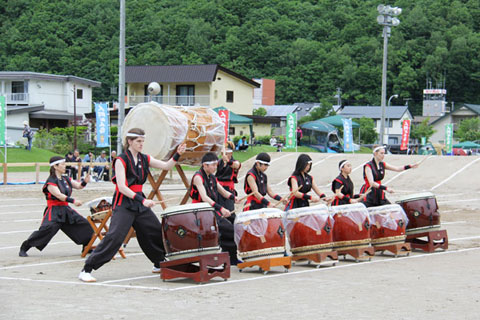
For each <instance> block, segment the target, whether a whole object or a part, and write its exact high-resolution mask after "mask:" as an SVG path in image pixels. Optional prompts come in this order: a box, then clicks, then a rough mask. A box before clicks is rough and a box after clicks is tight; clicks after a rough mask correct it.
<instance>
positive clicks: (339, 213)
mask: <svg viewBox="0 0 480 320" xmlns="http://www.w3.org/2000/svg"><path fill="white" fill-rule="evenodd" d="M330 212H331V213H332V214H333V219H334V221H335V223H334V226H333V240H334V244H333V249H334V250H348V249H355V248H363V247H368V246H370V219H369V216H368V210H367V207H365V205H363V204H361V203H356V204H345V205H341V206H332V207H330Z"/></svg>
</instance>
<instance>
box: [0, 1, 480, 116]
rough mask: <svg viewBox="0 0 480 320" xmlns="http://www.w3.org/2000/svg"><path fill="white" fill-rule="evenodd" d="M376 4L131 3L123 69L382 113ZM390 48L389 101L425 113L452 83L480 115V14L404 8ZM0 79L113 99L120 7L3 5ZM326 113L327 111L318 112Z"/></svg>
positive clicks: (462, 5)
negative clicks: (426, 92) (52, 78)
mask: <svg viewBox="0 0 480 320" xmlns="http://www.w3.org/2000/svg"><path fill="white" fill-rule="evenodd" d="M378 4H379V2H378V1H372V0H365V1H359V0H353V1H352V0H348V1H347V0H339V1H332V0H326V1H298V0H280V1H279V0H255V1H254V0H242V1H238V0H216V1H211V0H184V1H177V0H129V1H126V6H127V8H126V9H127V10H126V16H127V22H126V45H127V48H128V50H127V53H126V58H127V65H172V64H194V63H195V64H197V63H219V64H222V65H223V66H225V67H227V68H230V69H232V70H234V71H236V72H238V73H240V74H242V75H245V76H246V77H249V78H253V77H265V78H273V79H275V80H276V103H277V104H291V103H294V102H308V101H315V102H318V101H322V100H325V101H328V102H329V103H330V104H331V103H333V102H334V98H333V96H334V94H335V91H336V88H337V87H340V88H341V89H342V92H343V94H342V100H343V103H344V104H347V105H379V104H380V87H381V77H382V53H383V46H382V44H383V38H382V37H381V33H382V27H381V26H380V25H378V24H377V22H376V20H375V19H376V16H377V11H376V7H377V5H378ZM395 5H398V6H400V7H402V8H403V13H402V15H401V16H400V17H399V18H400V20H401V24H400V25H399V26H398V27H394V28H393V29H392V35H391V37H390V40H389V60H388V88H387V92H388V94H395V93H396V94H399V95H400V99H410V100H409V105H410V107H411V108H410V110H411V112H413V113H414V114H418V112H419V111H420V110H421V102H422V89H424V87H425V83H426V79H427V77H429V78H430V79H431V80H432V82H433V84H434V85H436V84H437V83H441V82H442V80H443V77H446V88H447V90H448V99H449V100H450V101H455V102H469V103H474V104H478V103H480V90H479V86H480V71H479V70H480V35H479V28H480V27H479V26H480V24H479V23H478V22H479V21H480V2H479V1H478V0H462V1H459V0H445V1H431V0H417V1H413V0H402V1H396V2H395ZM0 21H2V23H1V24H0V38H1V39H2V41H0V70H6V71H9V70H12V71H35V72H46V73H55V74H73V75H76V76H80V77H85V78H88V79H93V80H98V81H101V82H102V87H101V88H96V89H95V90H94V100H96V101H100V100H103V101H107V100H112V99H117V97H116V95H111V94H110V87H112V86H115V87H117V86H118V85H117V81H118V80H117V78H118V35H119V27H118V26H119V2H118V1H110V0H79V1H53V0H37V1H32V0H16V1H6V0H0ZM322 102H323V101H322Z"/></svg>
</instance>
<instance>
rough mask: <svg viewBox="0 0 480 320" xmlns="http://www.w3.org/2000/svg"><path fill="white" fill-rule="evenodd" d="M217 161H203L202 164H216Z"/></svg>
mask: <svg viewBox="0 0 480 320" xmlns="http://www.w3.org/2000/svg"><path fill="white" fill-rule="evenodd" d="M214 163H217V160H214V161H206V162H202V164H214Z"/></svg>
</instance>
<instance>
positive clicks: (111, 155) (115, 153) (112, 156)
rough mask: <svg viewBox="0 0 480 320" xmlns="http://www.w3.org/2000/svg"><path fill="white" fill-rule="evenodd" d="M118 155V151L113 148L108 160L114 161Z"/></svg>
mask: <svg viewBox="0 0 480 320" xmlns="http://www.w3.org/2000/svg"><path fill="white" fill-rule="evenodd" d="M116 157H117V151H115V150H112V153H110V158H108V162H110V163H113V160H115V158H116Z"/></svg>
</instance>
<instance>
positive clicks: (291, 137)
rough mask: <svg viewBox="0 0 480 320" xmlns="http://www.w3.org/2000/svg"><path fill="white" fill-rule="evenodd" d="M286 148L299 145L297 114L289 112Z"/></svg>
mask: <svg viewBox="0 0 480 320" xmlns="http://www.w3.org/2000/svg"><path fill="white" fill-rule="evenodd" d="M285 140H286V141H285V148H296V147H297V114H296V113H288V114H287V134H286V135H285Z"/></svg>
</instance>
